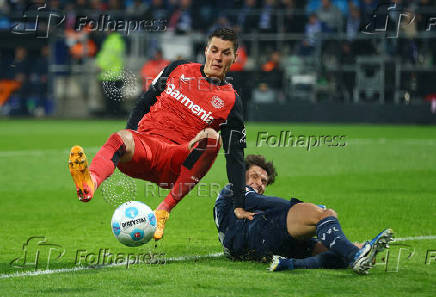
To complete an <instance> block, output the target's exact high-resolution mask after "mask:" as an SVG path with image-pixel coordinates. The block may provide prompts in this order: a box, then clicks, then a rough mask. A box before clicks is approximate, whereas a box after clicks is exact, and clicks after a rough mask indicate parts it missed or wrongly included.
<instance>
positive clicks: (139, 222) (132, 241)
mask: <svg viewBox="0 0 436 297" xmlns="http://www.w3.org/2000/svg"><path fill="white" fill-rule="evenodd" d="M111 226H112V232H113V233H114V235H115V237H116V238H117V239H118V241H119V242H121V243H122V244H124V245H127V246H140V245H142V244H144V243H147V242H149V241H150V239H151V238H152V237H153V234H154V231H156V217H155V215H154V212H153V211H152V210H151V208H150V207H148V206H147V205H146V204H145V203H143V202H141V201H128V202H125V203H123V204H121V205H120V206H119V207H118V208H117V209H116V210H115V212H114V215H113V216H112V222H111Z"/></svg>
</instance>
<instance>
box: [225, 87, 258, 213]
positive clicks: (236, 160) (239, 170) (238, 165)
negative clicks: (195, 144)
mask: <svg viewBox="0 0 436 297" xmlns="http://www.w3.org/2000/svg"><path fill="white" fill-rule="evenodd" d="M221 135H222V139H223V148H224V153H225V156H226V169H227V177H228V179H229V182H230V183H231V184H232V191H233V196H232V197H233V208H234V213H235V215H236V217H237V218H238V219H253V215H254V213H249V212H247V211H245V210H244V199H245V165H244V148H245V147H246V140H245V127H244V121H243V113H242V102H241V99H240V98H239V96H238V95H237V94H236V99H235V105H234V106H233V108H232V110H231V111H230V114H229V116H228V118H227V122H226V123H225V124H223V126H222V127H221Z"/></svg>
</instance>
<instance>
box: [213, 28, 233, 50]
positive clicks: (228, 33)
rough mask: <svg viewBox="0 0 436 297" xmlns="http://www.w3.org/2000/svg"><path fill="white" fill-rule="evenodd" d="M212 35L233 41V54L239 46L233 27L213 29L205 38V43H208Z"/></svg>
mask: <svg viewBox="0 0 436 297" xmlns="http://www.w3.org/2000/svg"><path fill="white" fill-rule="evenodd" d="M213 37H217V38H219V39H222V40H230V41H231V42H232V43H233V49H234V50H235V54H236V50H237V49H238V47H239V42H238V35H237V34H236V32H235V31H234V30H233V29H231V28H218V29H215V30H214V31H213V32H212V33H211V34H210V35H209V37H208V38H207V43H209V42H210V41H211V40H212V38H213Z"/></svg>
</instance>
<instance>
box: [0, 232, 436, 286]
mask: <svg viewBox="0 0 436 297" xmlns="http://www.w3.org/2000/svg"><path fill="white" fill-rule="evenodd" d="M428 239H436V235H425V236H414V237H399V238H394V242H398V241H412V240H428ZM221 256H223V253H212V254H208V255H197V256H196V255H192V256H183V257H171V258H167V259H166V262H165V263H168V262H181V261H192V260H197V259H205V258H218V257H221ZM131 265H136V264H131ZM119 266H126V263H119V264H108V265H100V266H93V267H74V268H61V269H48V270H40V271H27V272H21V273H20V272H16V273H10V274H0V279H2V278H15V277H22V276H36V275H47V274H56V273H64V272H75V271H82V270H91V269H103V268H110V267H119Z"/></svg>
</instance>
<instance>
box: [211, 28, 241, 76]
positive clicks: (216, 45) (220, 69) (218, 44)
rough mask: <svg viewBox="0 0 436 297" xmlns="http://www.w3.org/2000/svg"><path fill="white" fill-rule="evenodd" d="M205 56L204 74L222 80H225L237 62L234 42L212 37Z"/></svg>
mask: <svg viewBox="0 0 436 297" xmlns="http://www.w3.org/2000/svg"><path fill="white" fill-rule="evenodd" d="M205 55H206V64H205V65H204V73H205V74H206V76H207V77H216V78H219V79H220V80H222V79H223V78H224V76H225V75H226V73H227V71H229V69H230V66H231V65H232V64H233V63H234V62H235V60H236V53H235V49H234V47H233V42H232V41H230V40H223V39H221V38H218V37H212V39H211V40H210V42H209V44H208V45H207V47H206V51H205Z"/></svg>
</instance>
